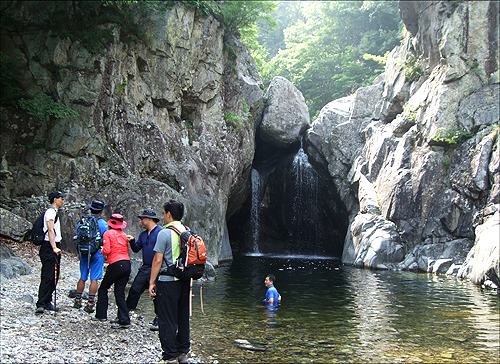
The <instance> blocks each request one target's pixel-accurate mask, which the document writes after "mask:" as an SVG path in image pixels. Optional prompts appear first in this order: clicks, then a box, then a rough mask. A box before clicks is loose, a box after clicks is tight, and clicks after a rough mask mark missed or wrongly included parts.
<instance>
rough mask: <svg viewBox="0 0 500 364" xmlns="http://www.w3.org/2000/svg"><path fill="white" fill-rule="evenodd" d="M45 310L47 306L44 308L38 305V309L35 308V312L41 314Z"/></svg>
mask: <svg viewBox="0 0 500 364" xmlns="http://www.w3.org/2000/svg"><path fill="white" fill-rule="evenodd" d="M44 311H45V308H43V307H37V308H36V310H35V313H37V314H41V313H44Z"/></svg>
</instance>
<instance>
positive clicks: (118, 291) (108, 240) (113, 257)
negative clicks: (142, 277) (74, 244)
mask: <svg viewBox="0 0 500 364" xmlns="http://www.w3.org/2000/svg"><path fill="white" fill-rule="evenodd" d="M106 224H107V225H108V227H109V230H107V231H106V232H105V233H104V244H103V247H102V250H101V253H102V255H104V256H106V257H107V260H108V263H109V265H108V268H107V269H106V274H105V275H104V278H103V279H102V281H101V285H100V286H99V290H98V292H97V305H96V312H95V319H97V320H99V321H106V320H107V316H108V289H109V287H111V285H112V284H113V283H114V285H115V288H114V292H115V302H116V305H117V306H118V315H117V316H118V318H117V320H112V321H111V323H112V324H113V325H112V326H111V327H112V328H114V329H127V328H129V327H130V316H129V314H128V309H127V303H126V302H125V286H126V285H127V282H128V277H129V276H130V257H129V249H128V242H129V241H130V240H132V239H133V238H134V237H133V236H131V235H125V233H124V232H123V231H122V229H125V228H126V227H127V223H126V222H125V221H124V220H123V216H122V215H120V214H113V215H111V218H110V219H109V220H108V222H107V223H106Z"/></svg>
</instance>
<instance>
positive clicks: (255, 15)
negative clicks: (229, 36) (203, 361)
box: [221, 0, 276, 38]
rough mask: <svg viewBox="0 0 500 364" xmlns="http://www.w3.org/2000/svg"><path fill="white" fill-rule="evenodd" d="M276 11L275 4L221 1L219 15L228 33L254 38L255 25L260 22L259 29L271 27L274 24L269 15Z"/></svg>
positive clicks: (268, 2) (255, 32)
mask: <svg viewBox="0 0 500 364" xmlns="http://www.w3.org/2000/svg"><path fill="white" fill-rule="evenodd" d="M275 10H276V2H275V1H273V0H270V1H223V2H222V7H221V15H222V20H223V22H224V24H225V25H226V28H227V30H228V31H229V32H232V33H238V32H239V33H240V34H241V33H242V32H243V33H244V34H242V37H243V38H245V37H246V38H252V37H253V38H255V35H256V34H257V28H256V27H255V23H256V22H257V21H259V22H260V27H268V28H269V27H271V28H272V27H273V26H274V25H276V23H275V22H274V20H273V17H272V15H271V13H272V12H273V11H275Z"/></svg>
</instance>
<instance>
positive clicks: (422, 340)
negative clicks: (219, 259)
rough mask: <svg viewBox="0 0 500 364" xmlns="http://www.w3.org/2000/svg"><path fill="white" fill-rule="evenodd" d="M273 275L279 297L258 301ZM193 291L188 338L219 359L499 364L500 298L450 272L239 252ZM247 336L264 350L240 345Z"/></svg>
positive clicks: (237, 360) (247, 338)
mask: <svg viewBox="0 0 500 364" xmlns="http://www.w3.org/2000/svg"><path fill="white" fill-rule="evenodd" d="M269 273H272V274H274V275H275V276H276V282H275V286H276V288H277V289H278V291H279V293H280V294H281V295H282V297H283V299H282V303H281V304H280V305H279V306H278V307H277V308H276V309H268V308H266V307H265V306H264V305H263V303H262V300H263V298H264V296H265V292H266V288H265V286H264V278H265V276H266V275H267V274H269ZM193 293H194V294H195V297H193V317H192V319H191V330H192V338H193V340H194V341H195V342H196V343H201V344H202V346H201V348H199V351H201V352H203V354H204V356H205V357H207V358H212V359H214V360H217V361H218V362H220V363H225V362H241V363H249V362H287V363H289V362H297V363H298V362H300V363H303V362H393V363H400V362H447V361H450V362H495V363H496V362H499V306H498V305H499V296H498V295H496V294H495V293H493V292H490V291H485V290H481V289H480V288H479V287H476V286H474V285H472V284H470V283H468V282H463V281H459V280H456V279H455V278H449V277H443V276H439V277H437V276H433V275H427V274H415V273H394V272H388V271H370V270H363V269H356V268H351V267H344V266H341V265H340V264H339V262H338V261H337V260H334V259H328V258H321V257H316V258H314V257H307V258H305V257H281V258H271V257H266V256H262V255H257V256H247V257H237V258H236V259H235V260H234V261H233V262H232V263H231V264H227V265H223V266H222V267H220V268H219V269H218V270H217V280H216V281H215V282H204V283H203V301H204V311H205V314H202V313H201V309H200V300H199V293H200V283H199V282H195V284H194V289H193ZM236 339H246V340H249V341H250V342H252V343H253V344H254V345H255V346H256V347H261V348H266V349H267V350H266V351H265V352H259V351H251V350H246V349H241V348H239V347H238V346H237V345H236V343H235V340H236Z"/></svg>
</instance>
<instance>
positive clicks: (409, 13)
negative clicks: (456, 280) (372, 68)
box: [307, 1, 500, 287]
mask: <svg viewBox="0 0 500 364" xmlns="http://www.w3.org/2000/svg"><path fill="white" fill-rule="evenodd" d="M399 4H400V5H399V6H400V12H401V16H402V19H403V21H404V23H405V25H406V29H407V33H406V36H405V37H404V40H403V41H402V44H401V46H399V47H397V48H396V49H394V50H393V51H392V52H391V53H390V55H389V57H388V61H387V64H386V69H385V73H384V74H382V75H381V76H379V77H378V78H377V79H375V81H374V83H373V85H372V86H369V87H364V88H360V89H358V90H357V92H356V93H355V94H354V95H353V96H350V97H347V98H344V99H340V100H335V101H333V102H331V103H330V104H329V105H327V106H326V107H325V108H324V109H323V110H322V112H321V114H320V116H319V118H318V119H317V120H315V121H314V122H313V124H312V127H311V128H310V129H309V130H308V133H307V135H308V153H309V155H310V156H311V157H312V159H314V160H315V161H316V163H318V164H324V163H325V161H326V164H327V166H328V171H329V173H330V175H331V176H332V178H333V180H334V182H335V185H336V188H337V189H338V191H339V194H340V196H341V198H342V200H343V201H344V203H345V205H346V207H347V209H348V213H349V216H350V217H349V219H350V227H349V233H348V234H347V237H346V240H345V244H344V253H343V261H344V263H349V264H354V265H356V266H360V267H367V268H381V269H386V268H394V269H403V270H415V271H416V270H418V271H425V272H433V273H445V272H448V273H449V274H455V275H458V276H460V277H464V278H470V279H471V280H472V281H473V282H474V283H476V284H486V285H491V286H497V287H498V286H499V278H498V277H499V275H500V271H499V241H500V237H499V231H500V226H499V222H498V220H499V217H498V216H499V210H500V207H499V203H500V197H499V187H498V186H499V183H500V170H499V169H500V156H499V153H500V151H499V148H498V130H499V126H498V125H499V53H498V29H499V28H498V24H499V4H498V2H496V1H481V2H476V1H466V2H456V1H401V2H400V3H399ZM485 282H486V283H485Z"/></svg>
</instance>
